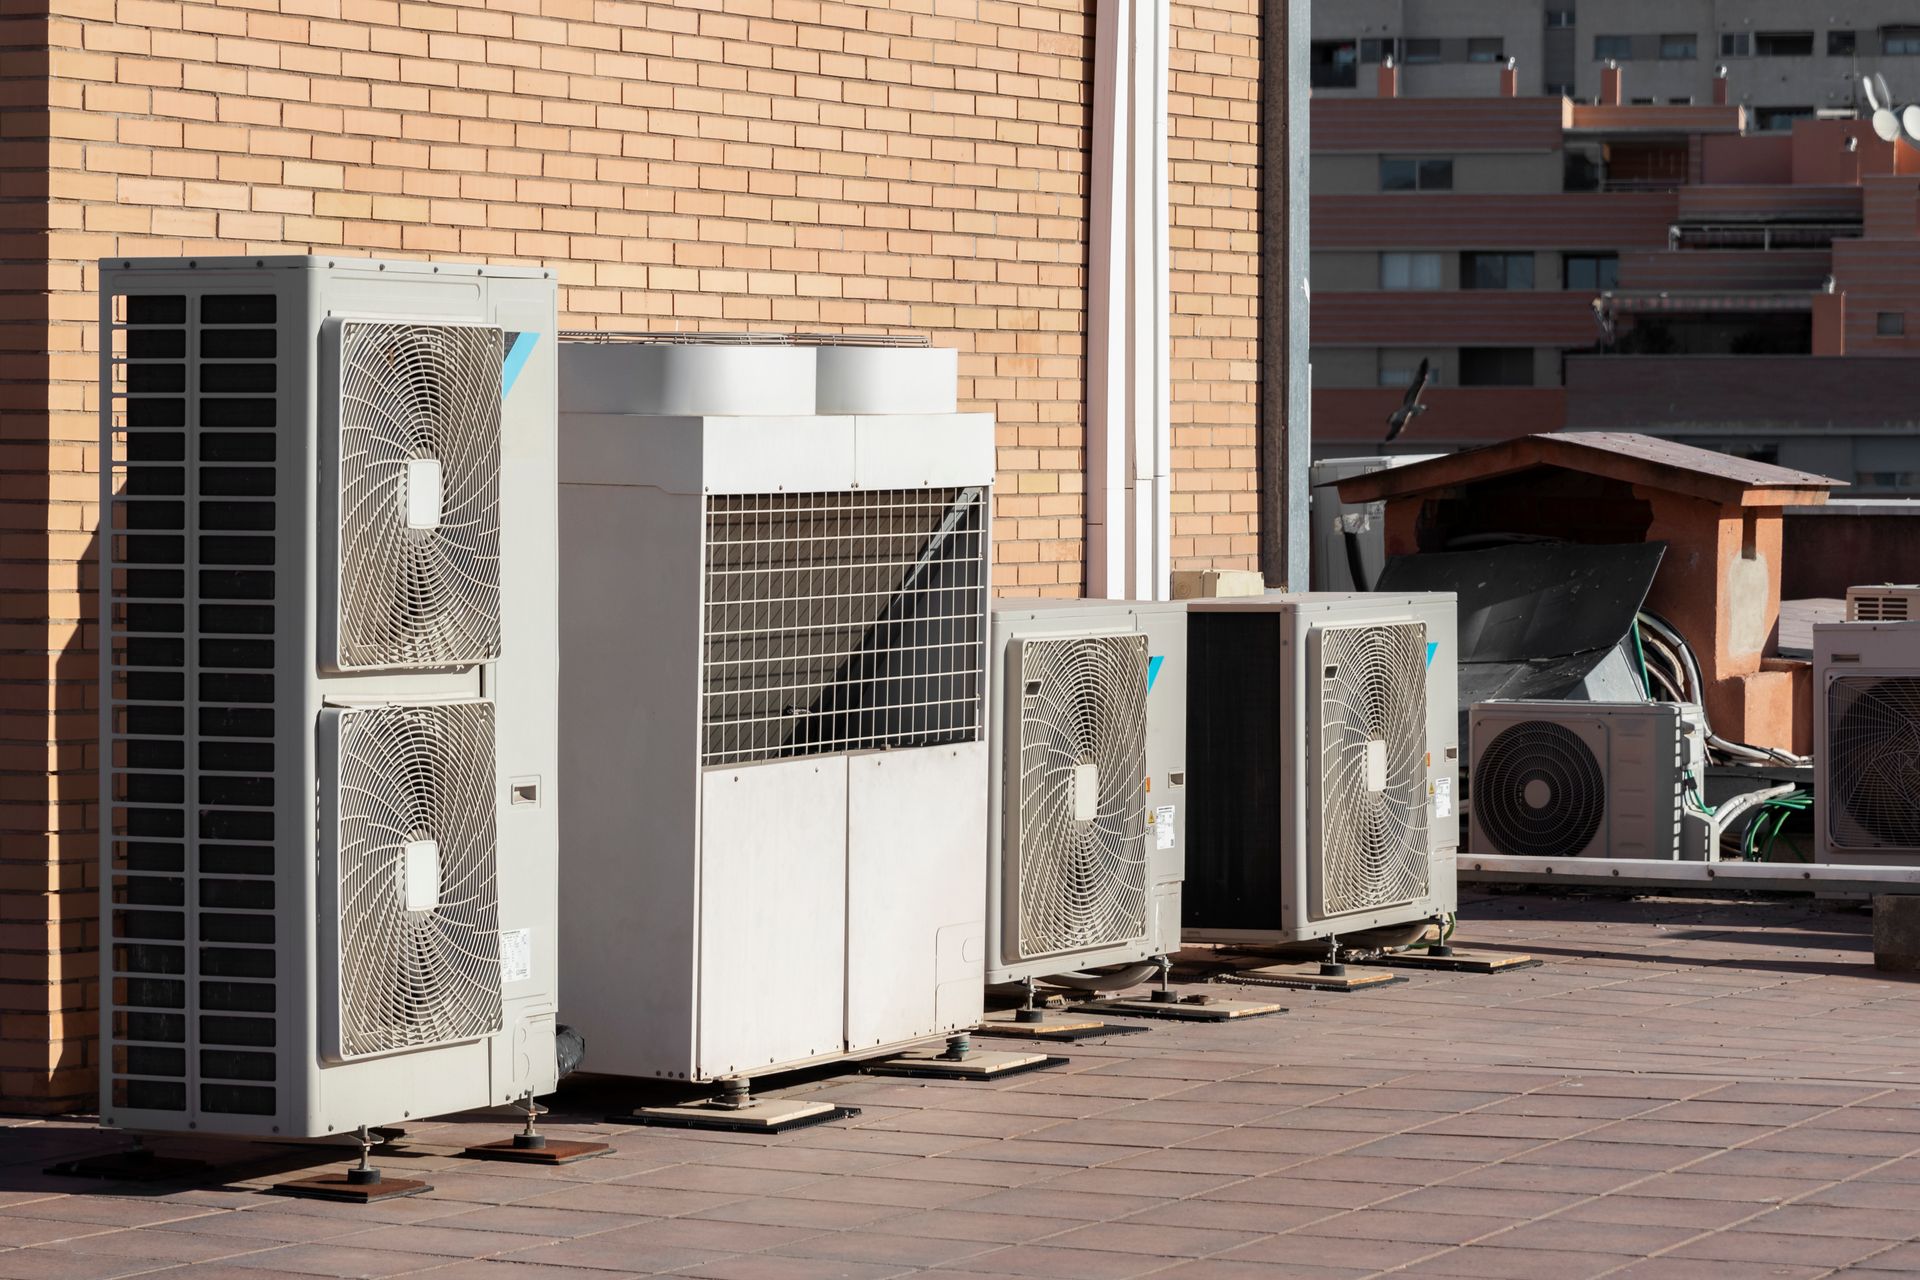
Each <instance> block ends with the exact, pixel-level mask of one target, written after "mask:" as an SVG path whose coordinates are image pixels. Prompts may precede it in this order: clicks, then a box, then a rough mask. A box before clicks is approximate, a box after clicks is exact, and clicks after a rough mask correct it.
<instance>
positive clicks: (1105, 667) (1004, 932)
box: [986, 600, 1187, 985]
mask: <svg viewBox="0 0 1920 1280" xmlns="http://www.w3.org/2000/svg"><path fill="white" fill-rule="evenodd" d="M1186 632H1187V618H1186V606H1185V605H1184V604H1167V603H1161V604H1156V603H1144V602H1138V601H1123V600H1001V601H997V602H996V603H995V605H994V608H993V645H992V649H991V654H992V659H993V692H994V696H993V701H992V704H991V705H992V707H993V709H994V714H995V718H994V721H993V733H992V741H993V751H992V760H993V763H994V769H993V773H992V789H991V791H990V792H989V800H988V804H989V810H990V813H991V814H992V817H993V821H994V826H993V836H992V839H991V843H990V848H989V855H988V860H987V975H986V976H987V982H988V983H989V984H991V985H998V984H1002V983H1013V982H1025V981H1028V980H1031V979H1039V978H1046V977H1050V976H1053V975H1057V974H1064V973H1071V972H1076V971H1079V970H1085V969H1091V968H1104V967H1107V966H1111V965H1120V964H1134V963H1138V962H1141V961H1144V960H1148V959H1151V958H1153V957H1156V956H1165V955H1170V954H1171V953H1173V952H1174V951H1177V950H1179V948H1180V877H1181V866H1182V854H1181V848H1180V830H1181V827H1182V825H1183V823H1184V821H1185V816H1186V815H1185V801H1186V758H1185V757H1186V739H1187V725H1186V715H1187V708H1186V683H1187V670H1186Z"/></svg>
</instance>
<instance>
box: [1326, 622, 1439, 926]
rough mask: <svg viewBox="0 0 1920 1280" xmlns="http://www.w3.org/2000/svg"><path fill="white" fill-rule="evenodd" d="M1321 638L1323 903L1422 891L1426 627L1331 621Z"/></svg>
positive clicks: (1367, 903) (1401, 897)
mask: <svg viewBox="0 0 1920 1280" xmlns="http://www.w3.org/2000/svg"><path fill="white" fill-rule="evenodd" d="M1320 637H1321V641H1320V660H1321V664H1322V666H1321V670H1320V672H1318V673H1317V674H1318V676H1319V680H1320V717H1319V726H1318V727H1319V730H1320V743H1319V757H1320V824H1319V835H1320V851H1321V857H1320V884H1321V902H1322V904H1323V910H1324V911H1325V912H1326V913H1327V914H1328V915H1336V914H1340V913H1343V912H1349V911H1365V910H1370V909H1373V908H1376V907H1384V906H1389V905H1393V904H1397V903H1402V902H1410V901H1412V900H1413V899H1415V898H1417V897H1420V896H1421V895H1422V894H1424V893H1425V892H1426V891H1427V664H1426V641H1427V631H1426V628H1425V627H1424V626H1421V625H1420V624H1418V623H1403V624H1399V625H1393V626H1365V627H1332V628H1327V629H1325V630H1323V631H1321V632H1320ZM1375 744H1378V745H1375ZM1375 783H1380V784H1383V785H1381V786H1379V787H1378V788H1377V789H1376V787H1375V785H1374V784H1375Z"/></svg>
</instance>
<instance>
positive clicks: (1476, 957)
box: [1359, 949, 1544, 973]
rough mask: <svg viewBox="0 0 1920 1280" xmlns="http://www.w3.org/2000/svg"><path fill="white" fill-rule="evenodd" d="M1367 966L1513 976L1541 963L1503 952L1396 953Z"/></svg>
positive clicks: (1368, 961)
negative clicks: (1516, 972)
mask: <svg viewBox="0 0 1920 1280" xmlns="http://www.w3.org/2000/svg"><path fill="white" fill-rule="evenodd" d="M1359 963H1361V964H1367V965H1385V966H1387V967H1388V968H1392V969H1431V970H1434V971H1436V972H1440V973H1512V972H1513V971H1514V970H1516V969H1538V968H1539V967H1540V966H1541V964H1542V963H1544V962H1543V961H1541V960H1540V959H1538V958H1537V957H1535V956H1530V955H1524V954H1516V953H1510V952H1504V951H1461V950H1458V949H1456V950H1455V951H1453V953H1452V954H1450V955H1444V956H1436V955H1434V954H1433V953H1432V952H1430V951H1396V952H1390V953H1388V954H1386V955H1383V956H1381V957H1380V958H1379V959H1377V960H1362V961H1360V962H1359Z"/></svg>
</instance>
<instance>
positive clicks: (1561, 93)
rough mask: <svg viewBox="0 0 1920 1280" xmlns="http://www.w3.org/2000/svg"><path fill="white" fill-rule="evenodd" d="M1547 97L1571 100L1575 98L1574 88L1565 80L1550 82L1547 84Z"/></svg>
mask: <svg viewBox="0 0 1920 1280" xmlns="http://www.w3.org/2000/svg"><path fill="white" fill-rule="evenodd" d="M1547 96H1548V97H1549V98H1553V97H1560V98H1571V97H1572V96H1573V86H1572V85H1571V84H1569V83H1567V82H1566V81H1565V80H1550V81H1548V82H1547Z"/></svg>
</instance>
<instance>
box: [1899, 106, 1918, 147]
mask: <svg viewBox="0 0 1920 1280" xmlns="http://www.w3.org/2000/svg"><path fill="white" fill-rule="evenodd" d="M1900 127H1901V128H1902V129H1903V130H1905V131H1906V135H1907V141H1908V142H1909V143H1911V144H1912V145H1913V146H1916V147H1920V106H1911V107H1908V108H1907V109H1906V110H1905V111H1902V112H1901V113H1900Z"/></svg>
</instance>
